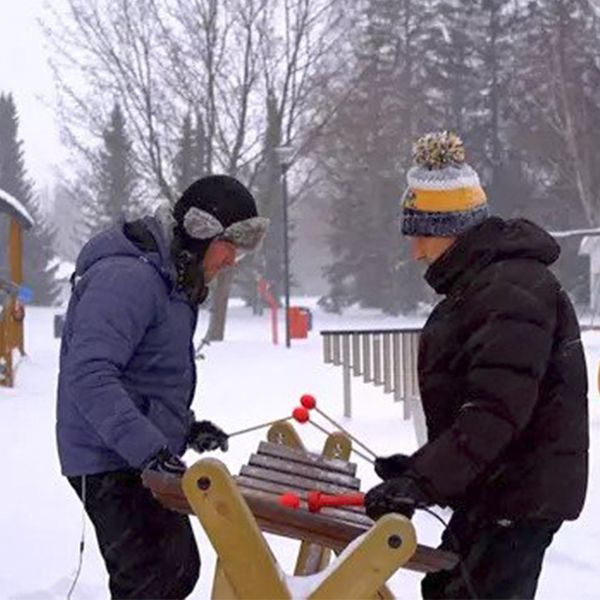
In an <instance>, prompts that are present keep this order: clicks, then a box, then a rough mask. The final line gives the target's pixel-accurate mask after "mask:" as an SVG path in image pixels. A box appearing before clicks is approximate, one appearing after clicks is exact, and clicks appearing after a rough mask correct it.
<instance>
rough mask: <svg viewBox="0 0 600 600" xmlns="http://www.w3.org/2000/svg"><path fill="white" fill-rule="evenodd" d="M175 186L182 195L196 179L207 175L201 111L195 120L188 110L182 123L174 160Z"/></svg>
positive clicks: (195, 116)
mask: <svg viewBox="0 0 600 600" xmlns="http://www.w3.org/2000/svg"><path fill="white" fill-rule="evenodd" d="M173 171H174V174H175V186H176V191H177V194H179V195H181V194H182V193H183V192H184V191H185V189H186V188H187V187H188V186H189V185H191V184H192V183H193V182H194V181H196V179H199V178H200V177H204V176H205V175H207V172H206V134H205V131H204V122H203V120H202V116H201V115H200V113H198V112H196V114H195V115H194V120H193V121H192V115H191V114H190V113H189V112H188V113H187V114H186V115H185V117H184V119H183V123H182V124H181V134H180V137H179V139H178V141H177V152H176V154H175V159H174V161H173Z"/></svg>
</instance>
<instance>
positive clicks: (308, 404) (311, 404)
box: [300, 394, 317, 410]
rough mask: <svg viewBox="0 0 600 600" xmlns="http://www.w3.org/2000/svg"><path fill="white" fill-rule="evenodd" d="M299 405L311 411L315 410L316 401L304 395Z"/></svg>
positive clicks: (312, 397) (308, 395)
mask: <svg viewBox="0 0 600 600" xmlns="http://www.w3.org/2000/svg"><path fill="white" fill-rule="evenodd" d="M300 404H302V406H304V408H306V409H308V410H312V409H313V408H317V399H316V398H315V397H314V396H311V395H310V394H304V396H302V397H301V398H300Z"/></svg>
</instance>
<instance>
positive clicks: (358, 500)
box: [308, 491, 365, 512]
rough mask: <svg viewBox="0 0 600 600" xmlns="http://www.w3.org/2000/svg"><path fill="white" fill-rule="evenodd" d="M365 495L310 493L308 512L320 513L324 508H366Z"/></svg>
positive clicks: (357, 493) (353, 493)
mask: <svg viewBox="0 0 600 600" xmlns="http://www.w3.org/2000/svg"><path fill="white" fill-rule="evenodd" d="M364 505H365V495H364V494H363V493H362V492H351V493H349V494H338V495H335V496H334V495H330V494H322V493H321V492H316V491H313V492H308V510H309V511H310V512H319V511H320V510H321V509H322V508H341V507H344V506H364Z"/></svg>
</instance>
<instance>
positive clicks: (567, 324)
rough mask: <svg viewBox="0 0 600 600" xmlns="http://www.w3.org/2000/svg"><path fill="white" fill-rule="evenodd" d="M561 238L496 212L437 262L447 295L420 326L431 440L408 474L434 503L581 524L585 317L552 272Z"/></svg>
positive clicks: (436, 282)
mask: <svg viewBox="0 0 600 600" xmlns="http://www.w3.org/2000/svg"><path fill="white" fill-rule="evenodd" d="M559 253H560V250H559V247H558V246H557V244H556V243H555V242H554V240H553V239H552V238H551V237H550V236H549V235H548V234H547V233H545V232H544V231H543V230H542V229H540V228H539V227H537V226H536V225H534V224H533V223H530V222H528V221H525V220H515V221H503V220H502V219H499V218H496V217H492V218H490V219H488V220H486V221H485V222H484V223H482V224H481V225H478V226H477V227H475V228H473V229H471V230H469V231H468V232H467V233H465V234H464V235H462V236H461V237H460V238H459V239H458V241H457V243H456V244H455V245H454V246H452V248H451V249H450V250H449V251H448V252H446V253H445V254H444V255H443V256H442V257H440V258H439V259H438V260H437V261H436V262H435V263H433V264H432V265H431V266H430V267H429V269H428V271H427V273H426V276H425V277H426V279H427V281H428V283H429V284H430V285H431V286H432V287H433V288H434V289H435V290H436V291H437V292H438V293H439V294H443V295H445V296H446V297H445V299H444V300H442V301H441V302H440V303H439V304H438V305H437V306H436V307H435V309H434V311H433V313H432V314H431V316H430V317H429V320H428V321H427V324H426V325H425V328H424V330H423V335H422V340H421V347H420V352H419V381H420V387H421V395H422V400H423V406H424V410H425V415H426V418H427V427H428V433H429V442H428V443H427V444H426V445H425V446H424V447H423V448H421V449H420V450H419V451H418V452H417V453H416V454H415V455H413V457H412V460H411V467H412V470H414V471H415V472H416V474H417V476H420V477H421V478H422V482H423V485H424V486H425V488H426V489H427V490H428V491H429V493H430V495H431V496H432V497H433V499H434V500H435V502H436V503H438V504H441V505H449V506H451V507H453V508H463V509H470V508H473V509H475V508H476V509H477V510H478V511H481V513H482V514H483V515H484V516H487V517H490V518H510V519H520V518H541V519H575V518H576V517H577V516H578V515H579V513H580V512H581V509H582V506H583V501H584V498H585V491H586V485H587V452H588V416H587V410H588V406H587V375H586V367H585V361H584V355H583V349H582V344H581V340H580V333H579V326H578V323H577V319H576V316H575V313H574V310H573V307H572V305H571V302H570V301H569V299H568V297H567V295H566V293H565V292H564V290H563V289H562V288H561V286H560V284H559V283H558V282H557V280H556V278H555V277H554V275H553V274H552V273H551V272H550V270H549V269H548V265H550V264H551V263H553V262H554V261H556V259H557V258H558V255H559Z"/></svg>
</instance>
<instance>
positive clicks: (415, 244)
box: [410, 239, 424, 260]
mask: <svg viewBox="0 0 600 600" xmlns="http://www.w3.org/2000/svg"><path fill="white" fill-rule="evenodd" d="M410 250H411V255H412V258H413V260H423V258H424V256H423V251H422V249H421V244H419V240H417V239H413V240H411V246H410Z"/></svg>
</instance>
